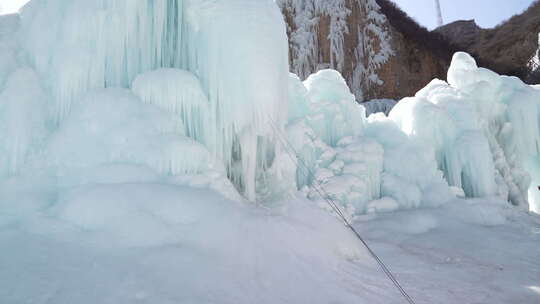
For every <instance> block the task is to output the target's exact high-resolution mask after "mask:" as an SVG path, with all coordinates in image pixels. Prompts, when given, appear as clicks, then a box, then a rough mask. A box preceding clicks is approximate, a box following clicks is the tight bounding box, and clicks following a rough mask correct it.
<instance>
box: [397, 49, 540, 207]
mask: <svg viewBox="0 0 540 304" xmlns="http://www.w3.org/2000/svg"><path fill="white" fill-rule="evenodd" d="M539 110H540V94H539V92H538V91H536V90H534V89H533V88H532V87H530V86H527V85H525V84H524V83H523V82H522V81H520V80H519V79H517V78H515V77H507V76H500V75H497V74H496V73H494V72H492V71H490V70H487V69H484V68H479V67H478V66H477V65H476V62H475V60H474V59H473V58H472V57H471V56H470V55H468V54H466V53H456V54H455V55H454V58H453V60H452V64H451V66H450V69H449V71H448V83H446V82H444V81H440V80H434V81H432V82H431V83H430V84H429V85H428V86H427V87H425V88H424V89H422V90H421V91H419V92H418V93H417V94H416V97H414V98H412V99H405V100H402V101H401V102H400V103H398V105H397V106H396V107H395V108H394V109H393V110H392V112H391V113H390V117H391V118H392V119H393V120H394V121H396V122H397V123H398V124H399V125H400V127H401V129H402V130H404V131H405V132H406V133H408V134H410V135H412V136H413V137H416V138H419V139H421V140H423V141H425V142H427V143H429V144H430V145H431V146H432V147H433V149H435V151H436V155H437V161H438V163H439V168H440V169H441V170H442V171H443V172H444V173H445V177H446V179H447V180H448V182H449V183H450V184H451V185H453V186H458V187H462V188H463V190H464V191H465V192H466V193H467V194H468V195H470V196H486V195H494V194H497V195H499V196H501V197H502V198H504V199H507V200H509V201H511V202H512V203H513V204H515V205H519V206H522V207H523V208H528V203H527V197H528V196H529V198H530V199H531V200H533V201H534V195H531V193H533V192H535V191H533V190H534V189H533V188H536V187H537V185H535V184H536V183H537V182H536V183H533V184H532V185H531V184H530V177H529V175H530V174H532V175H533V176H536V175H537V173H536V169H535V168H536V167H537V166H536V165H534V162H535V159H536V158H537V157H538V155H539V152H540V151H539V147H540V124H539V118H540V112H539ZM529 187H531V188H530V189H529V191H527V189H528V188H529ZM536 191H537V189H536ZM527 192H529V195H528V194H527Z"/></svg>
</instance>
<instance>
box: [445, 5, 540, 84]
mask: <svg viewBox="0 0 540 304" xmlns="http://www.w3.org/2000/svg"><path fill="white" fill-rule="evenodd" d="M436 32H438V33H440V34H442V35H443V36H444V37H445V38H446V39H448V40H449V41H450V42H451V43H453V44H454V45H456V46H457V47H458V48H460V49H461V50H464V51H467V52H469V53H471V54H472V55H473V56H475V57H476V58H477V60H478V61H479V63H480V64H481V65H483V66H485V67H488V68H490V69H492V70H494V71H496V72H497V73H499V74H504V75H512V76H517V77H520V78H522V79H524V80H525V81H529V82H535V83H537V82H538V81H540V78H539V79H534V77H533V76H534V75H533V74H534V70H535V69H538V60H537V59H535V58H537V50H538V48H539V39H538V38H539V37H538V36H539V33H540V1H535V2H534V3H533V4H532V5H531V6H530V7H529V8H528V9H527V10H526V11H525V12H523V13H521V14H519V15H516V16H514V17H512V18H510V19H509V20H507V21H505V22H503V23H501V24H500V25H498V26H496V27H495V28H492V29H482V28H480V27H479V26H478V25H477V24H476V23H475V22H474V20H469V21H456V22H454V23H450V24H447V25H445V26H443V27H440V28H438V29H437V30H436Z"/></svg>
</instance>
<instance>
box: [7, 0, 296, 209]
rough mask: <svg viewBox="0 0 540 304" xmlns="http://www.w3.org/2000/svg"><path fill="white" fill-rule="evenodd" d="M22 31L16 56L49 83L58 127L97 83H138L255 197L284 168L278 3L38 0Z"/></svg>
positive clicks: (284, 73)
mask: <svg viewBox="0 0 540 304" xmlns="http://www.w3.org/2000/svg"><path fill="white" fill-rule="evenodd" d="M4 19H5V18H4ZM4 19H3V20H4ZM16 19H17V20H18V17H17V18H16ZM6 22H7V21H6ZM231 33H234V34H231ZM3 36H4V35H3V34H2V36H0V39H2V38H3ZM18 36H19V37H18V38H19V39H18V40H19V41H20V42H21V45H20V49H19V50H18V51H17V52H16V53H17V54H15V55H17V57H18V58H20V61H21V62H20V64H21V65H24V66H29V67H31V68H33V69H34V70H35V71H36V72H37V75H39V78H40V82H41V84H42V86H43V87H45V88H47V93H48V95H49V96H50V102H49V103H48V104H47V108H48V111H49V112H50V117H49V120H50V121H51V124H52V125H53V126H55V127H61V125H62V123H63V121H64V120H68V119H70V116H71V112H72V110H74V107H75V104H76V103H77V102H78V101H79V100H81V99H82V98H85V96H86V94H87V92H89V91H92V90H97V89H103V88H130V87H132V89H133V91H134V92H135V93H136V95H137V96H139V98H140V99H142V100H143V101H144V102H145V103H150V104H154V105H157V106H160V107H162V108H165V109H166V110H168V111H169V112H173V113H175V114H177V115H178V116H179V117H180V118H181V122H182V124H183V128H184V134H185V135H186V136H188V137H191V138H192V139H194V140H196V141H198V142H199V143H201V144H203V145H204V146H205V147H206V149H207V150H209V151H210V153H211V154H212V155H213V156H214V157H216V158H217V159H218V160H220V161H221V162H222V163H223V165H224V166H225V169H226V170H227V173H228V176H229V177H230V178H231V180H232V181H233V182H234V183H235V185H236V187H237V188H238V189H239V191H240V192H242V193H243V194H244V195H245V196H246V197H248V198H249V199H250V200H253V201H254V200H257V199H258V195H259V194H260V192H264V191H265V188H267V187H266V186H265V185H262V186H261V189H258V187H259V186H258V185H260V183H258V182H257V180H258V179H265V178H266V176H267V175H276V174H277V175H280V172H281V171H282V170H281V169H280V168H279V164H274V160H275V159H277V158H279V154H280V150H279V147H277V145H276V144H275V142H274V135H273V127H272V126H271V125H275V126H276V128H278V129H282V128H283V126H284V124H285V120H286V116H287V95H286V94H287V90H285V89H284V88H286V86H287V79H288V57H287V54H288V49H287V36H286V30H285V23H284V21H283V17H282V15H281V12H280V11H279V9H278V7H277V6H276V5H275V3H274V1H272V0H256V1H253V0H231V1H213V0H157V1H136V2H132V1H128V0H115V1H105V2H103V1H87V0H75V1H65V0H44V1H32V2H30V3H29V4H28V5H27V6H25V7H24V9H23V11H22V13H21V16H20V30H19V31H18ZM245 41H250V43H249V45H246V44H245ZM13 50H14V49H13V48H11V49H9V50H8V51H5V52H4V51H3V50H0V54H4V53H6V56H9V58H8V59H10V60H11V59H12V57H13V56H15V55H13V54H12V53H13ZM7 64H9V61H6V62H5V63H4V59H3V58H2V60H1V61H0V71H1V73H0V84H1V81H2V77H3V75H4V74H3V73H5V74H9V73H11V72H10V71H11V69H12V68H11V67H9V66H6V67H5V68H2V66H3V65H7ZM260 71H264V73H261V72H260ZM0 88H1V86H0ZM71 119H72V118H71Z"/></svg>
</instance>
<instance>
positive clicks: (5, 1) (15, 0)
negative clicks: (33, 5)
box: [0, 0, 29, 15]
mask: <svg viewBox="0 0 540 304" xmlns="http://www.w3.org/2000/svg"><path fill="white" fill-rule="evenodd" d="M28 1H29V0H0V14H1V15H4V14H11V13H15V12H17V11H18V10H19V8H21V7H22V6H23V5H25V4H26V2H28Z"/></svg>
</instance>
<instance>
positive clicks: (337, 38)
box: [276, 0, 395, 100]
mask: <svg viewBox="0 0 540 304" xmlns="http://www.w3.org/2000/svg"><path fill="white" fill-rule="evenodd" d="M276 2H277V3H278V5H279V6H280V8H281V9H282V11H283V13H284V15H285V19H286V20H287V22H288V33H289V37H290V60H291V69H292V71H293V72H294V73H296V74H298V75H299V76H300V77H301V78H302V79H306V78H307V77H308V76H309V75H310V74H311V73H315V72H317V71H318V70H320V69H325V68H331V69H336V70H338V71H340V72H341V73H343V75H345V78H346V79H347V82H348V83H349V85H350V86H351V90H352V92H353V93H354V94H355V95H356V98H357V99H359V100H363V99H364V97H366V96H367V95H368V94H369V93H371V91H372V90H373V89H374V88H375V87H379V86H380V85H381V84H383V81H382V80H381V79H380V77H379V72H380V70H381V68H382V66H383V65H384V64H385V63H386V62H387V61H388V60H389V59H390V57H392V56H393V55H394V54H395V53H394V50H393V49H392V46H391V38H390V29H389V25H388V22H387V20H386V17H385V16H384V15H383V14H382V13H381V12H380V7H379V6H378V5H377V3H376V2H375V1H374V0H362V1H347V0H278V1H276Z"/></svg>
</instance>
